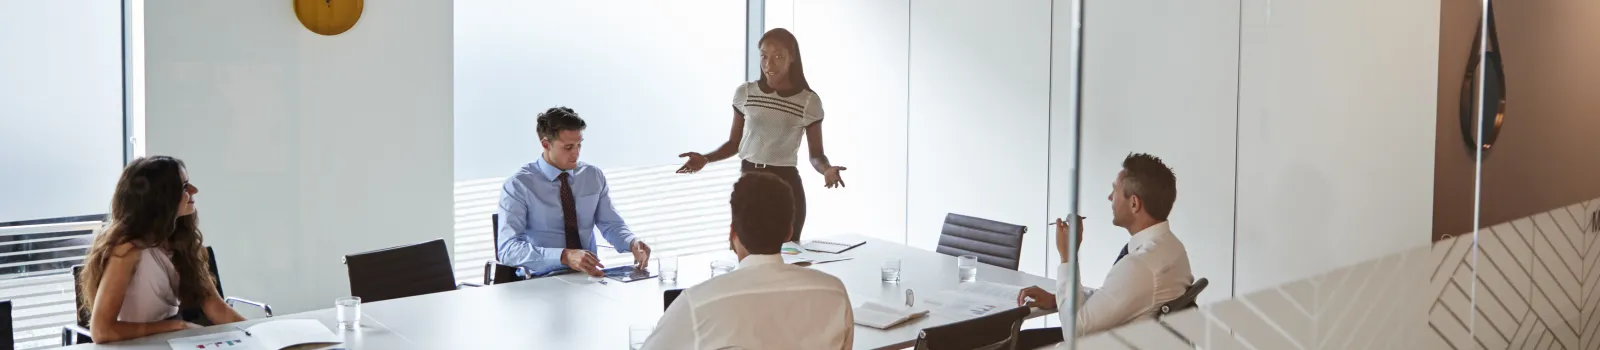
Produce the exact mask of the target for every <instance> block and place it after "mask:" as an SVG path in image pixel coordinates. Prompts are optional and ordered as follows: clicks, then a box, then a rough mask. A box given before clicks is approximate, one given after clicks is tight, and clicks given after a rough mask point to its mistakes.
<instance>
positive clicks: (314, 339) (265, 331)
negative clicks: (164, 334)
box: [167, 320, 343, 350]
mask: <svg viewBox="0 0 1600 350" xmlns="http://www.w3.org/2000/svg"><path fill="white" fill-rule="evenodd" d="M341 342H343V340H342V339H340V338H339V337H338V336H335V335H333V332H330V331H328V327H324V326H323V325H322V322H317V320H281V321H270V322H262V323H259V324H256V325H254V326H250V327H249V328H245V329H244V331H230V332H222V333H216V334H207V335H202V336H194V337H187V338H177V339H172V340H168V341H167V345H169V346H172V349H173V350H194V349H226V350H247V349H261V350H279V349H283V348H287V347H291V346H295V345H302V344H337V343H341Z"/></svg>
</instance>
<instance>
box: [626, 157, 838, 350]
mask: <svg viewBox="0 0 1600 350" xmlns="http://www.w3.org/2000/svg"><path fill="white" fill-rule="evenodd" d="M791 196H793V194H792V190H791V189H790V188H789V185H788V184H787V183H785V182H783V180H782V179H780V178H778V176H777V175H773V174H768V173H746V174H745V175H744V176H743V177H740V178H739V181H738V182H736V183H734V184H733V198H732V199H731V200H729V204H730V205H731V206H732V207H733V210H732V211H733V224H732V225H731V231H732V232H729V234H728V240H729V241H731V242H732V245H733V252H734V254H736V255H738V256H739V268H738V269H736V270H734V271H733V272H729V273H727V274H723V275H721V276H717V277H712V278H711V279H710V280H707V281H705V282H703V283H700V284H699V285H696V286H694V287H690V288H689V289H686V290H684V291H683V293H682V294H680V295H679V296H678V298H677V299H675V300H674V301H673V302H672V304H671V305H670V306H668V307H667V311H666V314H664V315H662V316H661V320H660V321H659V322H658V323H657V324H656V330H655V332H654V333H651V334H650V338H649V339H647V340H646V341H645V344H644V349H672V350H677V349H806V350H813V349H850V348H851V347H852V346H853V345H852V343H854V342H855V314H854V313H853V312H852V311H851V309H850V295H849V293H847V292H845V289H844V283H843V282H840V281H839V278H837V277H833V275H829V274H827V273H823V272H821V271H816V270H812V269H810V268H805V267H799V266H794V265H789V264H785V263H783V256H782V255H780V253H779V251H780V250H781V249H782V247H783V243H784V242H788V241H789V238H790V237H791V236H793V235H794V224H793V220H794V205H795V203H794V199H793V198H790V197H791Z"/></svg>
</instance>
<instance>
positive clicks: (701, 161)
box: [678, 152, 708, 174]
mask: <svg viewBox="0 0 1600 350" xmlns="http://www.w3.org/2000/svg"><path fill="white" fill-rule="evenodd" d="M678 158H689V160H688V161H686V162H683V167H682V168H678V173H679V174H693V173H697V172H700V169H704V168H705V167H706V163H707V162H708V161H707V160H706V156H705V155H703V154H700V152H689V153H684V154H679V155H678Z"/></svg>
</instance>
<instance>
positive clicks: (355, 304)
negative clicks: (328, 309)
mask: <svg viewBox="0 0 1600 350" xmlns="http://www.w3.org/2000/svg"><path fill="white" fill-rule="evenodd" d="M333 309H334V312H336V313H338V315H339V316H338V317H339V328H341V329H347V330H355V329H357V328H361V297H343V298H339V299H334V300H333Z"/></svg>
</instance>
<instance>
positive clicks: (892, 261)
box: [878, 258, 900, 283]
mask: <svg viewBox="0 0 1600 350" xmlns="http://www.w3.org/2000/svg"><path fill="white" fill-rule="evenodd" d="M878 271H879V272H882V273H883V282H885V283H900V259H896V258H889V259H885V260H884V261H883V268H881V269H879V270H878Z"/></svg>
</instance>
